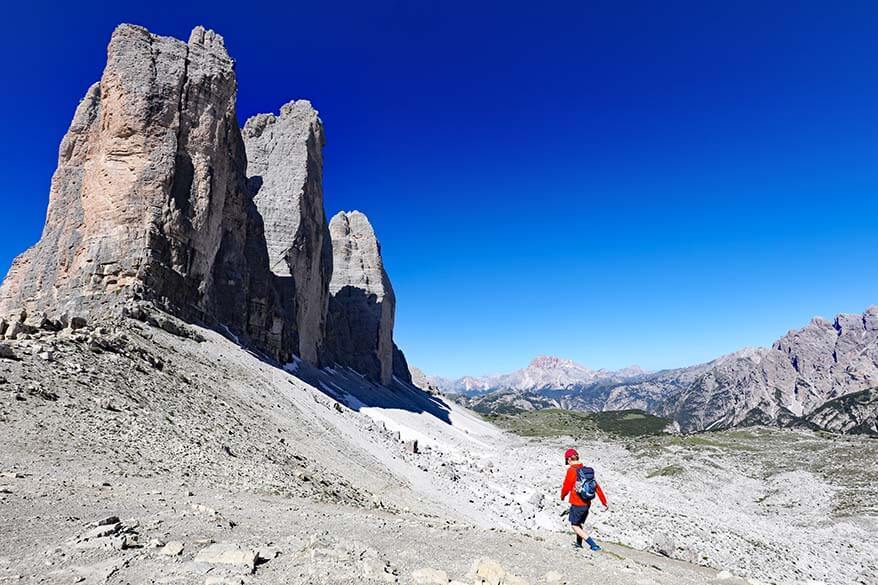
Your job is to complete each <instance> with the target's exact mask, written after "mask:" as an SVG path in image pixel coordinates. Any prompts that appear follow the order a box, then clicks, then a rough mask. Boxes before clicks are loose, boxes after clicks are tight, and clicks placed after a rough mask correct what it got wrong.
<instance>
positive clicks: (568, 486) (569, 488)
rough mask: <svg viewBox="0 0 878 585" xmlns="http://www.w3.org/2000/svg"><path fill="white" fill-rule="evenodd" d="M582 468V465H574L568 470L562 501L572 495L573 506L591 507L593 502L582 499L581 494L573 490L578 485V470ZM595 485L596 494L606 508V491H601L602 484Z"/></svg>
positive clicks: (563, 486) (562, 488) (562, 490)
mask: <svg viewBox="0 0 878 585" xmlns="http://www.w3.org/2000/svg"><path fill="white" fill-rule="evenodd" d="M580 467H582V463H574V464H573V465H571V466H570V467H568V468H567V475H565V476H564V485H562V486H561V499H562V500H563V499H564V498H566V497H567V494H570V505H571V506H590V505H591V502H586V501H585V500H583V499H582V498H580V497H579V494H577V493H576V491H575V490H574V489H573V486H574V485H576V470H577V469H579V468H580ZM595 485H596V488H597V489H595V492H596V493H597V496H598V499H599V500H600V501H601V504H603V505H604V506H606V505H607V498H606V496H604V490H602V489H601V486H600V484H595Z"/></svg>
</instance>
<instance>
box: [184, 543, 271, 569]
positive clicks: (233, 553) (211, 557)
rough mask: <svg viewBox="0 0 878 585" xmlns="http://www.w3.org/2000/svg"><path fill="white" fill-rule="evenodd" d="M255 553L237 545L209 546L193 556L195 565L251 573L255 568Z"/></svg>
mask: <svg viewBox="0 0 878 585" xmlns="http://www.w3.org/2000/svg"><path fill="white" fill-rule="evenodd" d="M257 556H258V555H257V552H256V551H255V550H253V549H248V548H244V547H242V546H240V545H237V544H231V543H217V544H211V545H209V546H207V547H205V548H203V549H201V550H200V551H198V554H196V555H195V562H196V563H204V564H209V565H224V566H227V567H231V568H236V569H243V570H246V571H248V572H252V571H253V570H254V568H255V567H256V559H257Z"/></svg>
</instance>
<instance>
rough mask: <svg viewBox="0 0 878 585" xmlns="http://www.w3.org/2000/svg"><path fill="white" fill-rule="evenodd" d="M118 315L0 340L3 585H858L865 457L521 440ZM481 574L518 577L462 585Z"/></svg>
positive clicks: (608, 437)
mask: <svg viewBox="0 0 878 585" xmlns="http://www.w3.org/2000/svg"><path fill="white" fill-rule="evenodd" d="M130 312H131V313H132V314H136V318H135V317H112V318H107V319H104V320H95V321H94V322H89V323H87V324H84V325H83V324H81V323H80V324H79V325H81V326H80V327H78V328H76V329H73V328H70V327H68V328H65V329H63V330H61V331H50V330H47V329H41V330H37V331H35V332H33V333H29V334H22V335H21V336H20V337H19V338H17V339H15V340H9V341H5V342H3V345H2V347H3V351H2V355H3V357H2V358H0V424H2V427H3V429H4V433H3V434H2V436H0V473H2V479H0V526H2V532H3V538H2V539H0V579H3V580H4V581H7V580H8V581H11V582H43V583H69V582H71V581H73V582H76V581H81V582H85V583H105V582H107V583H148V582H180V583H227V582H236V583H239V582H242V581H244V582H247V583H260V582H263V583H284V582H297V583H354V582H367V583H368V582H375V583H381V582H400V583H448V582H449V581H451V580H452V579H453V580H456V581H459V582H462V583H481V582H487V583H504V582H505V583H521V582H526V583H563V582H567V583H579V582H583V579H584V577H583V575H586V576H589V575H594V576H595V578H594V580H595V581H597V580H598V579H599V580H600V581H601V582H605V583H610V584H616V583H618V584H628V583H641V584H646V583H659V584H663V583H668V584H670V583H683V584H686V583H692V584H695V583H713V582H715V583H733V584H734V583H744V582H748V581H746V579H750V581H749V583H759V582H762V583H799V582H809V580H811V581H813V582H824V583H833V584H835V583H837V584H842V583H864V584H868V585H873V584H874V583H876V581H875V579H874V575H875V574H878V573H876V569H878V550H876V547H875V543H874V539H873V538H871V535H873V534H874V532H875V530H876V524H875V522H876V514H878V501H876V499H875V492H874V490H873V489H872V486H873V485H874V481H876V479H878V469H876V467H875V461H876V460H878V459H876V456H878V453H875V452H874V451H875V448H878V446H876V445H872V444H871V442H868V443H863V442H862V440H854V439H844V438H831V437H821V436H819V435H815V434H813V433H812V432H810V431H778V430H775V431H771V430H758V431H754V432H752V433H748V434H742V433H740V432H733V433H728V434H726V433H713V434H710V435H696V436H692V437H675V436H668V435H665V436H661V435H659V436H654V437H652V438H650V437H644V436H638V437H627V438H626V437H625V436H616V435H613V434H606V433H605V432H604V431H602V430H601V429H600V428H598V429H584V428H579V427H577V428H576V429H571V431H572V432H573V434H578V435H579V436H577V437H576V438H572V439H568V438H563V437H561V436H555V435H556V434H557V433H559V432H560V433H564V429H563V428H559V429H555V430H554V431H553V432H552V433H542V434H541V435H540V436H535V437H534V438H530V439H525V438H519V437H516V436H513V435H509V434H507V433H505V432H503V431H500V430H499V429H497V428H496V427H494V426H493V425H490V424H488V423H486V422H484V421H481V420H479V419H478V418H476V417H475V416H473V415H472V414H470V413H468V412H467V411H466V410H464V409H462V408H461V407H459V406H457V405H455V404H453V403H451V402H448V401H445V400H443V399H442V398H441V397H438V396H434V395H431V394H428V393H426V392H423V391H421V390H419V389H417V388H415V387H413V386H409V385H407V384H404V383H394V384H393V385H391V386H390V387H383V386H379V385H376V384H374V383H371V382H369V381H368V380H366V379H365V378H364V377H362V376H361V375H359V374H357V373H356V372H354V371H353V370H349V369H338V368H335V369H322V370H318V369H315V368H312V367H310V366H308V365H307V364H305V363H304V362H296V363H294V364H291V365H289V366H287V368H286V369H283V368H278V367H276V366H274V365H272V364H271V363H268V362H266V361H265V360H263V359H260V358H259V356H257V355H254V354H252V353H249V352H246V351H242V350H241V348H240V347H239V346H238V345H237V344H235V343H234V342H232V341H230V340H228V339H226V338H224V337H223V336H221V335H219V334H218V333H216V332H214V331H212V330H209V329H203V328H199V327H194V326H191V325H187V324H185V323H182V322H180V321H178V320H176V319H175V318H174V317H171V316H167V315H163V314H161V313H151V312H147V311H146V309H144V310H143V311H142V312H137V311H135V310H131V311H130ZM571 443H572V444H575V445H576V446H577V447H579V449H580V451H581V452H582V453H583V454H584V456H585V457H586V458H587V460H588V461H589V462H591V463H592V464H593V465H594V466H595V467H596V468H597V469H598V473H599V477H600V481H601V483H602V485H603V486H604V489H605V490H606V492H607V494H608V497H609V498H610V510H609V511H608V512H604V511H602V510H600V509H598V510H596V511H595V513H594V514H593V515H592V518H591V519H590V524H591V525H592V526H593V527H594V530H595V534H596V538H597V539H598V540H599V541H600V542H601V543H602V544H604V545H606V547H605V548H606V552H603V553H600V554H597V555H592V554H588V553H583V552H581V551H580V552H575V551H573V550H572V549H571V548H570V544H569V543H570V537H569V536H568V535H567V534H566V528H565V524H564V517H563V516H562V515H561V514H562V512H563V511H564V506H563V505H562V503H561V502H560V501H559V500H558V499H557V493H558V486H559V482H560V477H561V473H562V472H563V464H562V462H561V461H560V456H559V454H560V453H561V452H562V451H563V449H564V448H566V447H567V446H569V445H570V444H571ZM729 502H735V505H734V506H729V505H728V504H729ZM117 519H118V520H117ZM668 557H671V558H668ZM482 558H487V559H490V562H489V561H485V562H484V563H485V567H491V568H485V569H484V571H485V572H491V574H494V575H496V574H500V575H505V574H506V573H510V574H511V575H513V576H514V577H513V576H509V577H502V576H501V577H484V578H482V577H480V576H478V575H474V574H473V573H472V569H473V566H474V565H476V564H477V563H478V562H479V560H480V559H482ZM671 559H677V560H671ZM492 562H493V563H497V564H498V565H499V567H501V569H497V568H496V567H495V566H494V565H493V564H492ZM479 566H481V565H479ZM496 571H502V572H500V573H497V572H496ZM19 576H20V577H19ZM598 576H599V577H598ZM492 579H493V580H492ZM504 579H505V580H504ZM517 579H518V580H517ZM585 579H586V580H585V582H591V580H590V577H585Z"/></svg>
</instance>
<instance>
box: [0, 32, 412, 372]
mask: <svg viewBox="0 0 878 585" xmlns="http://www.w3.org/2000/svg"><path fill="white" fill-rule="evenodd" d="M236 92H237V81H236V76H235V70H234V63H233V61H232V59H231V58H230V57H229V54H228V52H227V51H226V48H225V44H224V42H223V39H222V37H221V36H219V35H218V34H216V33H214V32H213V31H208V30H205V29H203V28H201V27H197V28H195V29H194V30H193V31H192V34H191V36H190V38H189V41H188V43H184V42H182V41H178V40H176V39H173V38H167V37H160V36H156V35H153V34H151V33H150V32H149V31H147V30H146V29H144V28H142V27H138V26H132V25H121V26H119V27H118V28H117V29H116V30H115V31H114V32H113V35H112V38H111V40H110V43H109V46H108V49H107V64H106V67H105V69H104V72H103V76H102V77H101V81H100V82H99V83H96V84H95V85H93V86H92V87H91V88H89V90H88V92H87V93H86V96H85V98H84V99H83V100H82V102H81V103H80V104H79V107H78V108H77V110H76V113H75V115H74V117H73V121H72V123H71V125H70V128H69V130H68V132H67V134H66V135H65V137H64V139H63V141H62V143H61V147H60V150H59V155H58V166H57V170H56V171H55V174H54V176H53V178H52V186H51V191H50V195H49V209H48V213H47V217H46V225H45V228H44V230H43V234H42V237H41V238H40V241H39V242H38V243H37V244H36V245H35V246H33V247H32V248H31V249H29V250H27V251H26V252H25V253H23V254H22V255H21V256H19V257H18V258H17V259H16V260H15V262H14V263H13V266H12V268H11V269H10V271H9V274H8V275H7V277H6V279H5V280H4V282H3V284H2V286H0V325H2V324H3V323H6V322H7V321H4V320H3V318H4V317H11V318H10V319H9V320H8V323H9V325H8V327H10V328H11V329H10V331H13V332H15V334H16V335H17V332H20V331H25V330H26V329H27V328H28V327H30V328H33V327H40V326H42V324H47V323H48V324H50V325H51V326H52V327H59V326H61V325H62V324H64V323H70V322H71V321H70V319H69V316H70V315H79V314H82V315H86V314H89V313H95V312H102V311H106V310H108V309H118V308H120V307H125V306H128V305H130V303H131V302H133V301H137V302H140V301H145V302H146V303H149V304H152V305H155V306H157V307H159V308H161V309H164V310H165V311H167V312H170V313H172V314H174V315H177V316H179V317H182V318H183V319H186V320H191V321H197V322H200V323H203V324H205V325H208V326H212V327H215V328H217V329H219V330H221V331H223V332H229V333H231V334H232V336H233V337H234V338H236V339H238V340H239V341H240V342H241V343H243V344H246V345H250V346H252V347H254V348H255V349H257V350H259V351H261V352H264V353H266V354H268V355H269V356H271V357H272V358H274V359H276V360H280V361H285V360H288V359H290V358H291V357H292V356H293V355H298V356H300V357H301V358H302V359H303V360H305V361H306V362H309V363H310V364H312V365H315V366H319V365H321V361H322V360H323V361H325V360H327V359H328V360H330V361H332V362H335V363H340V364H345V365H347V366H350V367H352V368H354V369H356V370H357V371H359V372H361V373H363V374H364V375H366V376H368V377H370V378H372V379H373V380H376V381H381V382H385V383H389V382H390V381H391V379H392V377H393V373H394V371H395V372H396V375H397V377H398V378H400V379H402V380H406V381H408V380H410V375H409V374H408V367H407V365H406V363H405V357H404V356H403V354H402V352H401V351H399V349H398V348H396V347H395V346H394V344H393V337H392V335H393V333H392V329H393V315H394V304H395V300H394V296H393V289H392V288H391V287H390V281H389V279H388V278H387V274H386V273H385V272H384V268H383V265H382V263H381V257H380V252H379V249H378V243H377V240H376V239H375V235H374V233H373V232H372V228H371V226H370V225H369V223H368V221H367V220H366V219H365V216H363V215H362V214H358V213H352V214H350V215H349V216H348V215H343V216H342V218H343V219H344V221H343V222H337V224H336V226H337V228H339V231H338V232H337V235H338V239H337V247H336V249H335V256H336V257H337V258H338V259H339V263H338V266H339V268H338V270H336V271H335V272H333V266H332V265H333V249H332V242H331V240H330V235H329V226H328V225H327V222H326V215H325V212H324V209H323V188H322V180H323V155H322V148H323V145H324V142H325V138H324V133H323V125H322V123H321V122H320V119H319V118H318V116H317V112H316V110H315V109H314V108H313V107H312V106H311V104H310V103H309V102H307V101H294V102H290V103H288V104H286V105H285V106H283V107H282V108H281V111H280V114H279V115H272V114H261V115H258V116H254V117H253V118H251V119H250V120H248V121H247V124H246V125H245V128H244V130H243V133H242V131H241V129H239V128H238V122H237V113H236V110H235V100H236ZM245 141H246V143H245ZM245 148H246V150H247V153H246V154H245ZM248 156H249V159H250V163H249V173H248ZM248 175H249V178H248ZM330 280H331V281H332V283H334V285H333V286H330ZM330 293H332V296H333V298H334V306H335V307H336V311H335V313H334V316H335V319H334V321H333V322H332V323H328V308H329V299H330ZM138 306H142V305H138ZM43 313H45V315H43ZM28 315H31V317H28ZM65 316H67V317H65ZM75 321H76V322H77V323H79V322H80V321H81V318H80V317H77V319H76V320H75ZM2 335H3V332H2V331H0V336H2Z"/></svg>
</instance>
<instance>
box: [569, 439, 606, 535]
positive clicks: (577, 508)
mask: <svg viewBox="0 0 878 585" xmlns="http://www.w3.org/2000/svg"><path fill="white" fill-rule="evenodd" d="M564 465H567V466H568V467H567V475H566V476H564V485H562V486H561V500H562V501H563V500H564V498H566V497H567V494H570V511H569V512H568V513H567V519H568V520H569V521H570V527H571V528H572V529H573V532H574V533H575V534H576V544H575V545H574V546H575V547H576V548H582V541H583V540H584V541H585V542H586V543H587V544H588V546H589V548H591V550H595V551H597V550H601V547H599V546H598V543H596V542H595V541H594V540H593V539H592V538H591V537H590V536H589V535H588V533H587V532H586V531H585V530H584V529H583V528H582V525H583V524H584V523H585V519H586V518H588V511H589V509H590V508H591V501H592V500H593V499H594V497H595V496H597V497H598V498H599V499H600V501H601V504H603V506H604V510H608V509H609V507H608V506H607V498H606V497H605V496H604V491H603V490H602V489H601V486H599V485H598V483H597V482H596V481H595V479H594V469H592V468H591V467H586V466H584V465H583V464H582V463H580V462H579V453H577V452H576V449H567V451H566V452H565V453H564Z"/></svg>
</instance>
